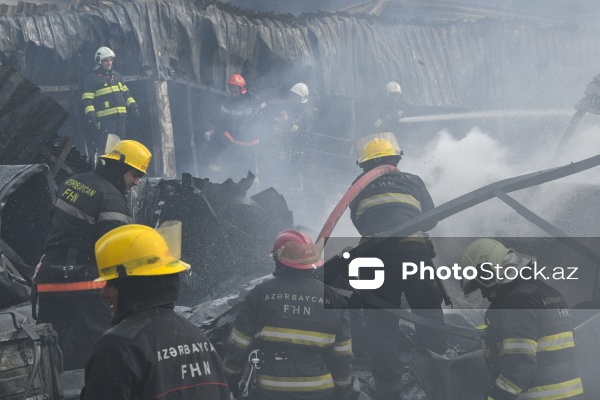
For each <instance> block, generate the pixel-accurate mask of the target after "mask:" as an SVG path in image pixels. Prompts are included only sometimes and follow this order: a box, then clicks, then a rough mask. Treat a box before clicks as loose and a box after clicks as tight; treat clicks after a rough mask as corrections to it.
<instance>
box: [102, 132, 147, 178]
mask: <svg viewBox="0 0 600 400" xmlns="http://www.w3.org/2000/svg"><path fill="white" fill-rule="evenodd" d="M100 158H104V159H105V160H116V161H120V162H122V163H125V164H127V165H129V166H130V167H133V168H135V169H137V170H138V171H140V172H143V173H144V174H147V173H148V165H149V164H150V160H151V159H152V153H150V150H148V149H147V148H146V146H144V145H143V144H141V143H140V142H136V141H135V140H121V141H120V142H119V143H117V144H116V145H115V147H113V149H112V150H111V151H110V153H108V154H104V155H103V156H100Z"/></svg>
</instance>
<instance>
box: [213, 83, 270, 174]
mask: <svg viewBox="0 0 600 400" xmlns="http://www.w3.org/2000/svg"><path fill="white" fill-rule="evenodd" d="M265 107H266V104H265V103H263V102H261V100H260V99H259V98H258V97H256V96H254V95H252V94H250V93H246V94H242V95H240V98H239V99H236V98H234V97H232V96H231V97H227V98H225V99H224V100H223V103H222V104H221V106H220V107H219V108H218V109H217V110H216V111H215V112H214V114H213V117H212V118H211V121H210V123H209V124H210V125H209V127H210V129H214V134H213V136H212V137H211V138H210V142H209V144H208V154H207V158H208V161H209V165H208V167H209V168H210V169H211V170H212V171H214V172H213V175H215V176H219V177H220V176H223V177H226V176H230V175H231V174H232V173H234V172H238V174H237V175H240V174H241V175H240V176H246V173H247V172H248V169H251V170H252V171H254V172H256V160H255V157H256V148H257V146H258V145H259V144H260V142H261V136H262V132H263V130H264V129H265V127H263V126H260V118H261V112H262V110H263V109H264V108H265ZM215 173H216V174H215Z"/></svg>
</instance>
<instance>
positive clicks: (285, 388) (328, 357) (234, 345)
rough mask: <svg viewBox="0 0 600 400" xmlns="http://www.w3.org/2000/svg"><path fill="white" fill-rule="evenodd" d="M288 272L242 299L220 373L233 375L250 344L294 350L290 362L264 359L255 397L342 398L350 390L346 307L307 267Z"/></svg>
mask: <svg viewBox="0 0 600 400" xmlns="http://www.w3.org/2000/svg"><path fill="white" fill-rule="evenodd" d="M288 272H289V273H283V274H282V275H278V276H276V277H274V278H272V279H270V280H267V281H265V282H262V283H261V284H259V285H257V286H256V287H255V288H254V289H253V290H252V291H251V292H250V293H249V294H248V296H247V297H246V298H245V299H244V302H243V304H242V308H241V310H240V313H239V314H238V316H237V318H236V320H235V323H234V328H233V330H232V332H231V335H230V336H229V341H228V343H227V347H226V357H225V361H224V368H225V372H226V374H227V375H228V376H229V377H230V378H231V379H233V380H235V378H237V377H239V375H240V374H241V373H242V371H243V368H244V365H245V363H246V360H247V356H248V354H249V352H250V351H251V350H253V349H256V348H258V349H260V350H261V351H262V352H263V353H264V354H275V353H277V354H282V355H284V356H283V357H284V358H285V354H300V355H301V358H302V359H300V360H298V359H297V358H296V360H295V361H290V362H286V361H276V360H273V359H272V357H271V358H268V357H267V358H266V359H265V360H264V362H265V363H264V365H263V366H262V367H261V369H260V370H259V371H258V376H257V378H258V385H259V389H258V390H259V391H260V394H259V395H258V397H259V398H261V399H266V400H268V399H314V400H321V399H330V398H331V396H332V394H333V393H334V392H336V393H338V394H342V397H343V394H345V393H349V392H350V391H351V386H350V385H351V377H350V372H351V362H352V358H353V357H352V339H351V334H350V318H349V314H348V311H347V310H345V309H341V308H340V307H342V303H341V300H340V299H339V298H338V297H337V295H336V294H335V293H334V292H333V291H330V290H328V289H324V286H323V284H322V283H321V282H319V281H317V280H316V279H314V278H313V277H312V275H311V271H288ZM325 307H328V308H331V309H326V308H325ZM302 355H306V356H305V357H306V359H303V356H302ZM319 360H320V361H319Z"/></svg>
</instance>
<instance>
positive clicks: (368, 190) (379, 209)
mask: <svg viewBox="0 0 600 400" xmlns="http://www.w3.org/2000/svg"><path fill="white" fill-rule="evenodd" d="M363 175H364V174H362V175H360V176H359V177H358V178H356V180H358V179H360V178H361V177H362V176H363ZM356 180H355V182H356ZM433 208H434V205H433V200H432V199H431V195H430V194H429V191H427V188H426V187H425V184H424V183H423V180H422V179H421V178H420V177H418V176H417V175H413V174H409V173H406V172H395V173H391V174H385V175H382V176H380V177H379V178H377V179H375V180H374V181H373V182H372V183H371V184H369V186H367V187H365V188H364V189H363V190H362V191H361V192H360V193H359V194H358V195H357V196H356V197H355V198H354V200H352V202H351V203H350V217H351V219H352V222H353V223H354V226H355V227H356V229H357V230H358V232H359V233H360V234H361V235H362V236H363V237H367V236H375V235H378V234H381V233H383V232H385V231H387V230H390V229H392V228H396V227H398V226H400V225H402V224H403V223H405V222H408V221H410V220H411V219H414V218H416V217H418V216H419V215H421V214H422V213H424V212H426V211H429V210H431V209H433ZM433 227H435V224H434V225H432V226H430V227H427V228H426V229H423V230H424V231H427V230H430V229H433Z"/></svg>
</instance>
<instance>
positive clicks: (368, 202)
mask: <svg viewBox="0 0 600 400" xmlns="http://www.w3.org/2000/svg"><path fill="white" fill-rule="evenodd" d="M388 203H403V204H409V205H411V206H413V207H416V208H417V209H418V210H419V211H421V202H419V200H417V199H415V198H414V197H413V196H412V195H410V194H404V193H382V194H377V195H375V196H371V197H368V198H366V199H364V200H362V201H361V202H360V203H358V207H357V208H356V216H359V215H361V214H362V213H364V212H365V211H367V210H368V209H369V208H371V207H373V206H379V205H382V204H388Z"/></svg>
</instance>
